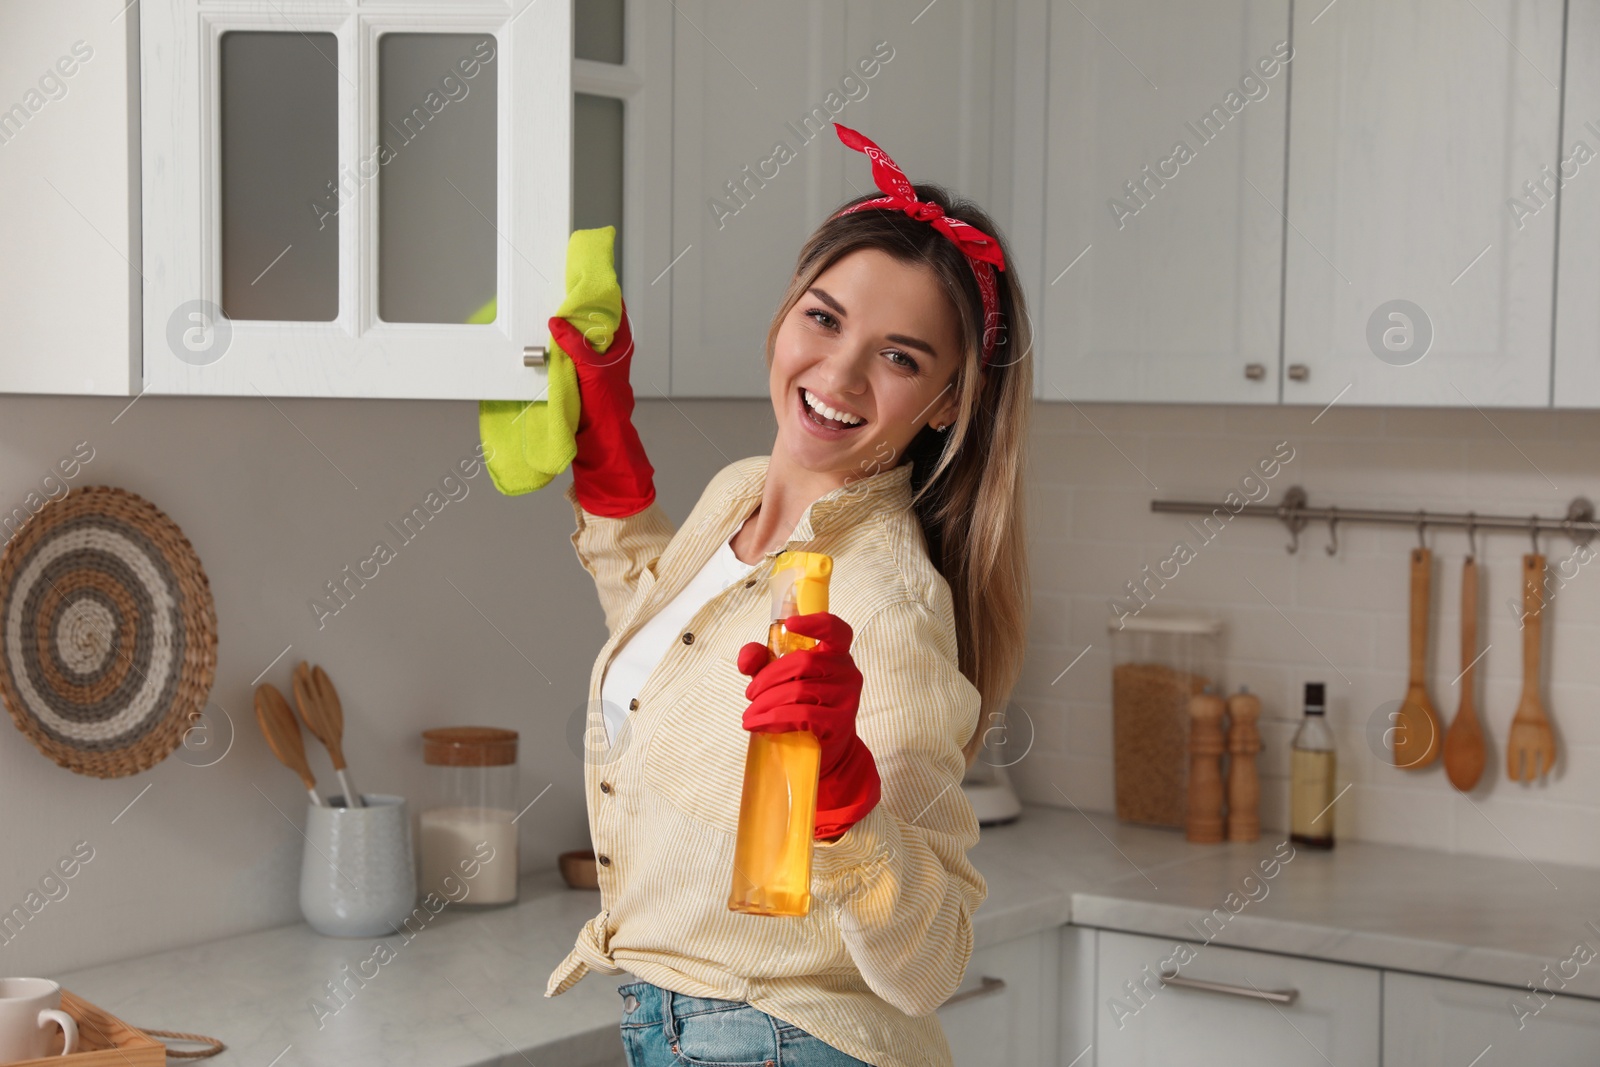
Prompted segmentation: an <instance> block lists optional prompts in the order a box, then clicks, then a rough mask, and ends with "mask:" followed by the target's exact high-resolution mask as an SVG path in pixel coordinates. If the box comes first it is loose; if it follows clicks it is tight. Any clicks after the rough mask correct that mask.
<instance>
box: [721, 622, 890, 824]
mask: <svg viewBox="0 0 1600 1067" xmlns="http://www.w3.org/2000/svg"><path fill="white" fill-rule="evenodd" d="M784 625H785V626H787V627H788V628H789V629H790V630H793V631H794V632H795V633H797V634H804V635H805V636H807V637H815V638H817V639H818V641H817V644H816V646H815V647H812V648H802V649H797V650H796V651H794V652H790V653H789V654H787V655H784V656H779V657H778V658H776V659H773V658H772V654H771V653H770V652H769V651H768V650H767V646H766V645H764V644H761V643H760V642H758V641H751V642H750V643H749V644H747V645H745V646H744V647H743V648H741V649H740V650H739V670H740V672H741V673H743V674H748V675H750V676H751V679H750V684H749V685H748V686H747V687H746V688H745V694H744V695H745V697H746V698H747V699H749V700H750V706H749V707H748V708H746V709H745V712H744V728H745V729H746V730H753V731H754V730H760V731H764V732H767V733H782V732H783V731H786V730H809V731H811V733H813V734H814V735H816V738H817V740H818V741H819V742H820V743H821V748H822V753H821V755H822V760H821V764H820V766H819V767H818V768H817V771H818V781H817V821H816V832H815V834H814V835H813V836H815V837H818V838H831V837H837V836H838V835H840V834H842V833H844V832H845V831H846V830H848V829H850V827H851V826H854V825H855V824H856V823H858V822H860V821H861V820H862V819H863V818H865V817H866V815H867V813H868V812H869V811H871V810H872V809H873V807H874V806H875V805H876V804H877V803H878V799H879V795H880V793H881V784H880V782H879V779H878V764H877V762H876V761H875V760H874V759H873V758H872V752H871V750H870V749H868V748H867V746H866V745H865V744H864V743H863V742H862V740H861V738H860V737H858V736H856V708H857V706H858V705H859V704H860V702H861V672H860V671H859V670H857V669H856V665H855V661H854V660H853V659H852V658H851V657H850V639H851V636H852V633H851V630H850V626H849V624H848V623H846V622H845V621H844V620H843V619H841V618H839V617H838V616H837V615H833V614H830V613H828V612H826V611H819V612H814V613H812V614H810V615H791V616H789V617H788V618H787V619H786V620H784Z"/></svg>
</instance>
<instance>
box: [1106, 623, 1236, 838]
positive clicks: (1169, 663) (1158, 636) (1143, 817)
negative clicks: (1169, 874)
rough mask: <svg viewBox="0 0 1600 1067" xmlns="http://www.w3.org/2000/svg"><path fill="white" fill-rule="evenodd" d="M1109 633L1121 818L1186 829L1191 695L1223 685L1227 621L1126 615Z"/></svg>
mask: <svg viewBox="0 0 1600 1067" xmlns="http://www.w3.org/2000/svg"><path fill="white" fill-rule="evenodd" d="M1107 628H1108V629H1109V630H1110V631H1111V661H1112V667H1111V733H1112V757H1113V760H1112V762H1113V772H1114V777H1115V783H1116V798H1117V818H1119V819H1121V820H1123V821H1124V822H1134V823H1143V824H1145V825H1149V826H1171V827H1176V828H1178V829H1182V828H1183V827H1184V825H1185V822H1186V821H1187V818H1188V812H1189V698H1190V697H1192V696H1194V695H1195V694H1196V693H1199V692H1201V691H1202V690H1204V689H1205V687H1206V686H1208V685H1212V684H1220V683H1221V679H1220V678H1219V677H1218V672H1219V670H1220V667H1221V660H1222V620H1221V619H1218V618H1213V617H1210V616H1204V615H1175V614H1167V615H1145V614H1140V615H1126V614H1125V615H1122V616H1120V617H1114V618H1112V619H1111V620H1110V621H1109V622H1108V623H1107Z"/></svg>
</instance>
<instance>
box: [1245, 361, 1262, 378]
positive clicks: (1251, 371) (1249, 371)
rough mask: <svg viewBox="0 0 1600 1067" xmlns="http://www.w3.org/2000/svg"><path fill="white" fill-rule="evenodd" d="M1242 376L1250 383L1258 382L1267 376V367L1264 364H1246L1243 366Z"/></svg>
mask: <svg viewBox="0 0 1600 1067" xmlns="http://www.w3.org/2000/svg"><path fill="white" fill-rule="evenodd" d="M1244 376H1245V377H1246V378H1249V379H1250V380H1251V381H1252V382H1259V381H1260V380H1261V379H1263V378H1265V377H1266V376H1267V365H1266V364H1265V363H1246V364H1245V365H1244Z"/></svg>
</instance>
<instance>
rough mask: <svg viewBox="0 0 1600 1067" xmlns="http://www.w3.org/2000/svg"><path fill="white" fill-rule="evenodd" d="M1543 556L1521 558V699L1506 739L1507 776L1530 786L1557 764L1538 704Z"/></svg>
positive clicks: (1547, 725)
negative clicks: (1530, 783)
mask: <svg viewBox="0 0 1600 1067" xmlns="http://www.w3.org/2000/svg"><path fill="white" fill-rule="evenodd" d="M1543 616H1544V556H1542V555H1540V554H1539V553H1537V552H1532V553H1529V554H1528V555H1526V556H1523V557H1522V699H1521V701H1519V702H1518V704H1517V713H1516V715H1515V716H1513V717H1512V719H1511V731H1510V733H1508V734H1507V735H1506V774H1507V775H1508V776H1509V777H1510V778H1511V779H1512V781H1522V782H1531V781H1533V780H1534V779H1535V778H1538V777H1540V776H1542V775H1543V774H1544V773H1545V772H1547V771H1549V770H1550V769H1551V768H1552V767H1554V766H1555V763H1556V739H1555V736H1554V735H1553V734H1552V733H1551V732H1550V719H1549V718H1548V717H1547V716H1546V715H1545V713H1544V705H1543V704H1541V703H1540V702H1539V645H1540V642H1541V639H1542V638H1543V636H1544V630H1543V626H1544V624H1543Z"/></svg>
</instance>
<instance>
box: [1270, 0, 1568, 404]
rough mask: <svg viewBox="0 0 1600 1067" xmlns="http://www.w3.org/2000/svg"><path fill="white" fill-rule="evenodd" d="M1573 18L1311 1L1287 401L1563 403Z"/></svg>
mask: <svg viewBox="0 0 1600 1067" xmlns="http://www.w3.org/2000/svg"><path fill="white" fill-rule="evenodd" d="M1563 6H1564V5H1563V3H1562V0H1475V2H1472V3H1461V2H1460V0H1414V2H1411V3H1404V4H1379V3H1374V2H1371V0H1357V2H1354V3H1339V4H1325V3H1311V4H1296V5H1295V9H1294V20H1295V25H1294V38H1293V40H1294V49H1295V58H1294V63H1293V64H1292V70H1291V75H1292V81H1293V99H1292V103H1291V105H1290V110H1289V116H1290V118H1289V206H1288V209H1287V215H1288V220H1289V223H1290V227H1291V230H1290V233H1289V235H1288V237H1287V238H1286V241H1285V252H1286V259H1285V304H1284V306H1285V312H1284V313H1285V322H1284V364H1285V369H1286V375H1285V376H1286V379H1287V380H1286V381H1285V382H1284V387H1283V399H1284V400H1285V401H1286V402H1289V403H1303V404H1328V403H1331V402H1332V401H1333V400H1334V399H1335V398H1342V401H1343V402H1345V403H1359V404H1436V405H1446V406H1450V405H1453V406H1461V407H1465V406H1467V405H1469V404H1470V405H1476V406H1479V407H1489V406H1512V407H1544V406H1547V405H1548V404H1549V403H1550V384H1551V383H1550V362H1551V322H1552V297H1553V294H1554V285H1555V277H1554V270H1555V239H1556V215H1557V212H1556V207H1555V205H1554V202H1553V200H1554V198H1553V196H1552V195H1551V193H1550V192H1549V191H1548V190H1546V189H1541V186H1543V185H1545V184H1546V178H1547V175H1548V174H1549V171H1550V168H1552V167H1553V166H1554V165H1555V163H1556V153H1557V146H1558V141H1559V134H1560V129H1559V122H1560V113H1561V74H1562V63H1561V40H1562V11H1563ZM1585 6H1586V5H1582V4H1577V5H1573V8H1574V12H1576V11H1578V10H1579V9H1581V8H1583V7H1585ZM1551 188H1553V186H1552V187H1551ZM1590 232H1591V237H1592V233H1593V231H1592V229H1591V231H1590ZM1591 243H1592V242H1591ZM1592 291H1593V287H1592V286H1591V292H1592Z"/></svg>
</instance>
